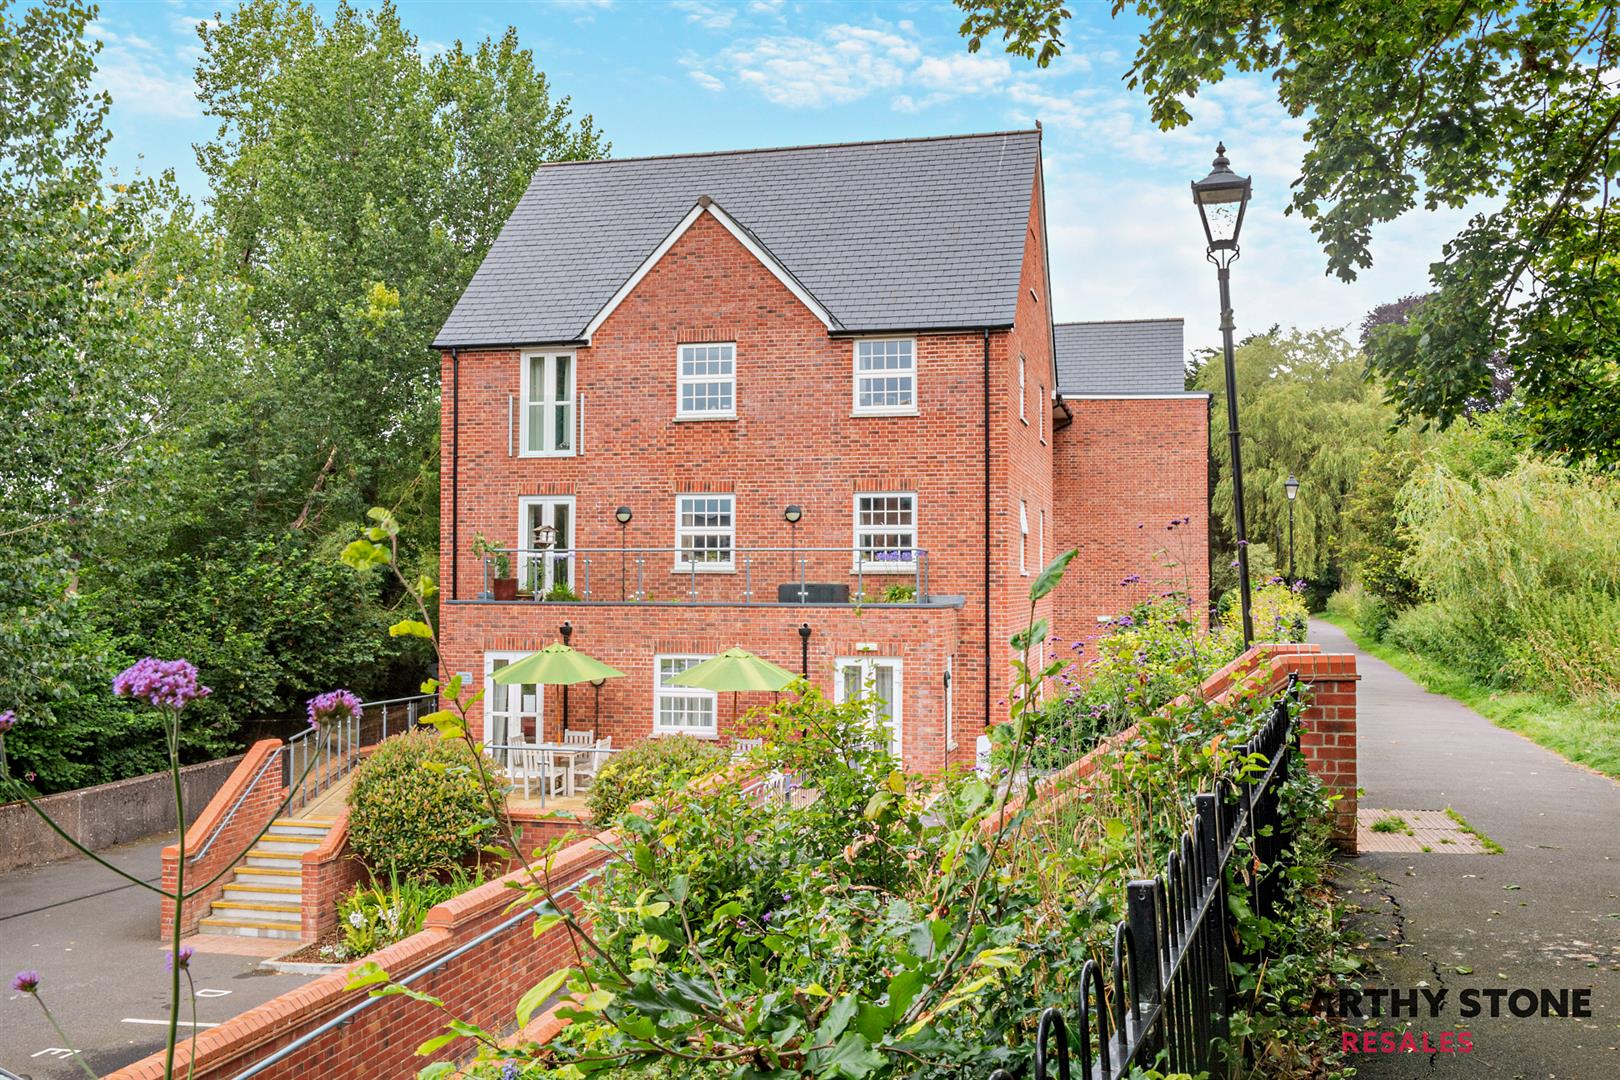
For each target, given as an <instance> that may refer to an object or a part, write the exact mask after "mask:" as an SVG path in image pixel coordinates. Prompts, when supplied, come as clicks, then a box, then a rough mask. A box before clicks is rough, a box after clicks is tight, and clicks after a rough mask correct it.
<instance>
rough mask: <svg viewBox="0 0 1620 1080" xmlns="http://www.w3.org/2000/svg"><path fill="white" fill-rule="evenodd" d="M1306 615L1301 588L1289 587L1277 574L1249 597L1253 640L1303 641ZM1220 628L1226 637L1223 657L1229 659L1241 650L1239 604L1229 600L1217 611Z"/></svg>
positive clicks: (1308, 624)
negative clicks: (1228, 605) (1227, 604)
mask: <svg viewBox="0 0 1620 1080" xmlns="http://www.w3.org/2000/svg"><path fill="white" fill-rule="evenodd" d="M1310 617H1311V613H1310V609H1309V608H1307V607H1306V606H1305V597H1304V595H1303V591H1302V590H1299V589H1295V588H1292V587H1290V586H1289V585H1288V583H1287V582H1285V581H1283V580H1282V579H1281V578H1273V579H1272V580H1271V581H1269V582H1267V583H1266V584H1264V585H1262V586H1260V587H1259V588H1258V589H1255V590H1254V592H1253V594H1252V595H1251V597H1250V607H1249V618H1250V619H1251V620H1252V621H1253V623H1254V640H1255V641H1260V642H1270V641H1291V642H1300V641H1304V640H1305V638H1306V635H1307V634H1308V633H1309V632H1310ZM1221 628H1222V630H1223V632H1224V633H1225V635H1226V638H1227V640H1228V644H1227V653H1228V655H1227V657H1226V659H1227V660H1230V659H1231V658H1232V657H1234V656H1236V655H1237V654H1238V653H1239V652H1241V651H1242V643H1243V608H1242V606H1241V605H1240V604H1233V605H1232V606H1231V607H1229V608H1227V609H1226V610H1225V611H1224V612H1223V613H1222V614H1221ZM1224 662H1225V661H1224V660H1223V661H1222V663H1224Z"/></svg>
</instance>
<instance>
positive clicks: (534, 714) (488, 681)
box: [484, 652, 546, 765]
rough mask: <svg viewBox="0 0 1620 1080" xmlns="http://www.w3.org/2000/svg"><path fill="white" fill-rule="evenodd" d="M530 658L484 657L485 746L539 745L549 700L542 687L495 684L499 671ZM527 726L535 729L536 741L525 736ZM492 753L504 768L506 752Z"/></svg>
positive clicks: (491, 654) (504, 654)
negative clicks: (532, 743) (533, 743)
mask: <svg viewBox="0 0 1620 1080" xmlns="http://www.w3.org/2000/svg"><path fill="white" fill-rule="evenodd" d="M528 655H529V654H528V653H522V652H487V653H485V654H484V743H485V744H486V745H488V746H513V745H516V744H517V743H526V742H539V741H540V740H541V739H542V738H543V736H544V732H545V730H546V729H545V706H546V699H545V695H544V694H543V693H542V692H541V688H540V687H538V686H535V685H533V684H530V685H527V686H516V685H514V686H503V685H502V684H500V683H498V682H496V681H495V673H496V672H497V671H499V670H500V669H501V668H503V667H505V666H506V665H507V664H510V663H513V662H514V661H517V660H521V659H523V658H524V657H525V656H528ZM525 727H529V728H531V729H533V731H534V736H533V738H530V737H528V736H526V735H524V733H523V729H524V728H525ZM492 753H493V754H494V755H495V759H496V760H497V761H499V762H500V763H501V764H502V765H505V764H507V763H508V762H507V758H508V757H509V756H510V755H509V754H507V752H505V751H500V750H497V751H492Z"/></svg>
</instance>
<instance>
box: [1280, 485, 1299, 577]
mask: <svg viewBox="0 0 1620 1080" xmlns="http://www.w3.org/2000/svg"><path fill="white" fill-rule="evenodd" d="M1283 490H1284V491H1286V492H1287V493H1288V584H1290V585H1292V584H1293V583H1294V498H1295V497H1296V496H1297V495H1298V494H1299V481H1298V480H1295V479H1294V474H1293V473H1289V474H1288V480H1287V482H1286V483H1284V484H1283Z"/></svg>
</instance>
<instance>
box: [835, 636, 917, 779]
mask: <svg viewBox="0 0 1620 1080" xmlns="http://www.w3.org/2000/svg"><path fill="white" fill-rule="evenodd" d="M901 675H902V668H901V663H900V661H899V659H898V658H895V657H886V656H860V657H849V656H846V657H840V658H839V659H838V682H837V686H836V688H835V691H836V694H837V700H838V701H840V702H845V701H860V700H863V699H864V700H867V701H869V702H871V703H872V707H873V708H874V709H875V710H876V713H877V718H878V720H880V721H881V722H882V723H883V724H884V725H885V726H886V727H888V729H889V752H890V753H892V754H893V755H894V756H895V757H897V758H898V757H900V756H901V755H900V712H901V709H900V702H901V697H902V695H903V694H904V687H903V680H902V678H901Z"/></svg>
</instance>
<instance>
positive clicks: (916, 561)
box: [911, 548, 923, 602]
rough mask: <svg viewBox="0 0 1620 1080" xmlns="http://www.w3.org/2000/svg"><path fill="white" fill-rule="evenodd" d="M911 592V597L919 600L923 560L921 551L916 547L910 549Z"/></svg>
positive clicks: (921, 593)
mask: <svg viewBox="0 0 1620 1080" xmlns="http://www.w3.org/2000/svg"><path fill="white" fill-rule="evenodd" d="M911 592H912V599H913V600H916V601H919V602H920V601H921V600H922V597H923V560H922V552H920V551H918V550H917V549H916V548H912V549H911Z"/></svg>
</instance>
